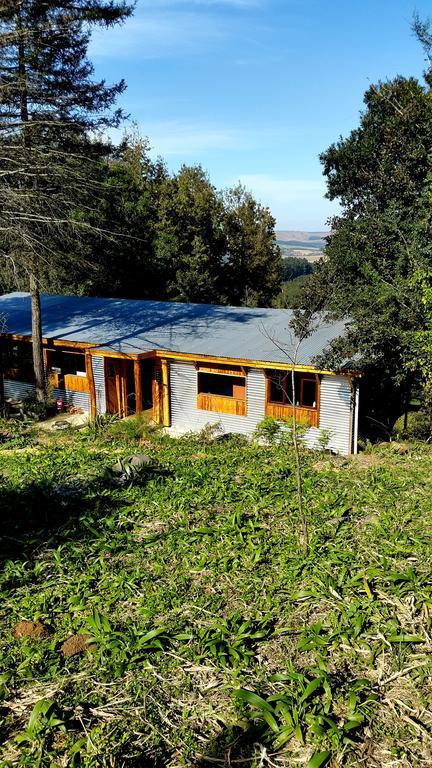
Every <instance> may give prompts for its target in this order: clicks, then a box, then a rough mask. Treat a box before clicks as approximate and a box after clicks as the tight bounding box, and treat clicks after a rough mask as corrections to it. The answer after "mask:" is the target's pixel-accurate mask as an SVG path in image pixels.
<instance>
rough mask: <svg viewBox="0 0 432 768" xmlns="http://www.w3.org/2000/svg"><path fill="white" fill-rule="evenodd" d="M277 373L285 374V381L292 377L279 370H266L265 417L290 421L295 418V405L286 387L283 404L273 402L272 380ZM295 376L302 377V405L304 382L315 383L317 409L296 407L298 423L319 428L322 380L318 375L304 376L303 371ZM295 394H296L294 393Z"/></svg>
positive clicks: (306, 406)
mask: <svg viewBox="0 0 432 768" xmlns="http://www.w3.org/2000/svg"><path fill="white" fill-rule="evenodd" d="M275 373H281V374H282V373H284V374H285V375H284V376H283V379H284V380H285V381H286V380H287V378H288V376H291V372H290V371H281V370H278V369H274V368H271V369H266V371H265V374H266V402H265V415H266V416H271V417H272V418H275V419H281V420H289V419H291V418H292V417H293V412H294V408H293V404H292V403H290V402H289V400H288V398H287V391H286V386H284V389H283V398H284V399H283V402H276V401H274V400H271V379H272V377H273V376H274V375H275ZM294 373H295V375H297V376H300V382H299V383H300V403H301V402H302V400H303V381H313V382H315V403H316V405H315V407H313V406H308V405H301V404H300V405H296V406H295V411H296V421H297V422H298V423H300V424H306V425H308V426H310V427H318V425H319V419H320V405H321V403H320V398H321V380H320V377H319V376H318V374H315V376H312V375H311V374H303V373H302V372H301V371H295V372H294ZM294 394H295V392H294Z"/></svg>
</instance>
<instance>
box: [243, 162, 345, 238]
mask: <svg viewBox="0 0 432 768" xmlns="http://www.w3.org/2000/svg"><path fill="white" fill-rule="evenodd" d="M238 180H240V181H241V183H242V184H244V185H245V186H246V187H247V188H248V189H250V190H251V192H252V193H253V194H254V196H255V197H256V198H257V199H258V200H260V201H261V203H263V205H266V206H268V207H269V208H270V210H271V212H272V213H273V216H275V218H276V221H277V227H278V229H301V230H302V229H304V230H311V231H313V230H321V229H323V228H325V226H326V220H327V219H328V218H329V216H333V215H334V214H335V213H337V210H338V206H337V204H336V203H334V202H331V201H330V200H327V199H326V198H325V197H324V195H325V192H326V185H325V182H324V179H291V178H279V177H276V176H272V175H270V174H264V173H256V174H253V173H245V174H240V177H239V179H231V180H230V182H229V184H230V185H231V184H233V183H236V182H237V181H238Z"/></svg>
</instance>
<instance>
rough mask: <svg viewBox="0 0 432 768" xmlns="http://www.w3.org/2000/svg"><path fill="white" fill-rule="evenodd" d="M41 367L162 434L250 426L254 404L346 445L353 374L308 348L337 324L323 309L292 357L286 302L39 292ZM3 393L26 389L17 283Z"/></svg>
mask: <svg viewBox="0 0 432 768" xmlns="http://www.w3.org/2000/svg"><path fill="white" fill-rule="evenodd" d="M41 307H42V321H43V351H44V360H45V369H46V372H47V376H48V378H49V382H50V386H51V388H52V395H53V397H54V398H55V399H56V400H61V401H62V403H64V404H65V405H68V404H71V405H73V406H75V407H76V408H78V409H81V410H82V411H84V412H87V413H88V414H89V415H92V416H94V415H96V414H104V413H112V414H118V415H119V416H120V417H123V416H127V415H129V414H133V413H137V414H140V413H143V412H147V413H148V414H149V416H151V418H152V419H153V420H154V422H156V423H158V424H162V425H164V426H165V427H166V428H167V429H168V430H169V431H170V432H171V433H172V434H174V435H176V434H177V435H178V434H182V433H185V432H190V431H199V430H201V429H202V428H203V427H204V426H206V425H207V424H220V426H221V428H222V429H223V430H224V431H225V432H235V433H241V434H246V435H248V434H251V433H252V432H253V431H254V430H255V428H256V427H257V425H258V424H259V423H260V422H261V421H262V419H264V417H265V416H272V417H274V418H275V419H278V420H281V421H290V420H292V413H293V405H292V403H293V398H295V403H296V418H297V420H298V422H300V423H301V424H303V425H305V426H306V427H307V431H306V432H305V435H304V438H303V439H304V440H305V442H306V444H307V445H308V446H309V447H311V448H313V447H317V446H319V445H320V442H319V441H320V436H321V437H322V436H323V435H325V436H326V437H327V438H328V447H329V448H330V449H332V450H333V451H334V452H337V453H340V454H350V453H356V452H357V424H358V406H359V375H358V373H357V372H356V371H355V370H351V369H350V365H349V363H347V364H346V365H345V366H344V368H343V370H339V371H331V370H321V369H319V368H317V366H316V365H315V364H314V360H315V359H316V357H317V356H318V355H320V354H321V353H322V352H323V351H324V350H325V349H326V347H327V345H328V344H329V342H330V341H331V340H332V339H334V338H336V337H338V336H340V335H341V334H343V332H344V330H345V324H344V323H343V322H334V323H328V322H327V323H326V322H324V320H323V321H322V322H321V324H319V325H318V327H317V328H316V330H315V331H314V332H313V333H312V335H311V336H309V337H308V338H307V339H306V340H305V341H303V342H302V344H301V345H300V347H299V350H298V354H297V357H296V359H295V365H294V368H295V386H294V390H295V391H294V393H293V392H292V380H291V370H292V366H293V362H292V359H293V355H294V340H293V339H292V338H291V337H290V333H289V328H288V325H289V322H290V319H291V313H290V311H289V310H282V309H261V308H246V307H226V306H217V305H209V304H182V303H176V302H162V301H141V300H129V299H100V298H93V297H87V296H55V295H48V294H43V295H42V296H41ZM0 318H2V326H1V327H0V331H1V333H0V340H1V345H2V360H3V364H2V368H3V370H2V385H3V394H4V397H5V398H6V399H11V400H14V399H22V398H24V397H26V396H28V395H31V394H32V393H33V392H34V382H33V373H32V358H31V341H32V337H31V311H30V297H29V294H27V293H20V292H15V293H10V294H6V295H3V296H1V297H0Z"/></svg>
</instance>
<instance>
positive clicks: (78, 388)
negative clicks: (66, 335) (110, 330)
mask: <svg viewBox="0 0 432 768" xmlns="http://www.w3.org/2000/svg"><path fill="white" fill-rule="evenodd" d="M53 352H55V353H56V354H57V353H61V354H69V355H70V354H73V355H82V356H83V358H84V359H83V363H84V368H83V371H85V372H86V375H85V376H77V375H76V374H73V373H63V372H61V373H58V371H53V370H52V360H51V355H52V353H53ZM44 358H45V368H46V374H47V378H48V381H49V382H51V384H52V386H53V387H54V388H55V389H64V390H65V391H66V392H86V393H89V392H90V380H89V371H88V364H87V360H86V350H85V349H80V348H77V347H74V348H73V349H68V348H64V349H63V348H62V347H49V348H44Z"/></svg>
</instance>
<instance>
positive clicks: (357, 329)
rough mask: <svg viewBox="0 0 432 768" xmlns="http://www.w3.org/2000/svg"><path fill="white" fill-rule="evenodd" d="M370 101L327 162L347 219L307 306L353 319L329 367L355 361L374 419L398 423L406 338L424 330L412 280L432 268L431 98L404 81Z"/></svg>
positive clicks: (382, 88) (369, 96)
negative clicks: (431, 196)
mask: <svg viewBox="0 0 432 768" xmlns="http://www.w3.org/2000/svg"><path fill="white" fill-rule="evenodd" d="M364 101H365V110H364V112H363V114H362V115H361V119H360V125H359V127H358V128H356V129H355V130H354V131H352V132H351V134H350V135H349V136H348V137H347V138H346V139H342V138H341V139H340V140H339V141H337V142H336V143H334V144H332V145H331V146H330V147H329V148H328V149H327V151H326V152H324V153H323V154H322V155H321V161H322V164H323V167H324V174H325V176H326V178H327V185H328V197H329V198H330V199H332V200H333V199H336V200H339V202H340V204H341V207H342V211H341V214H340V215H339V216H336V217H334V218H333V219H332V220H331V229H332V234H331V236H330V238H329V240H328V245H327V248H326V256H325V260H323V261H322V262H321V263H320V264H319V266H318V268H317V270H316V271H315V273H314V275H313V276H312V277H311V279H310V281H309V283H308V286H307V289H306V291H305V295H304V296H303V298H302V301H303V305H305V306H307V305H308V303H310V302H311V301H315V300H316V297H317V295H320V296H321V299H322V305H323V306H324V307H326V308H327V309H330V310H332V311H333V312H334V313H335V314H336V315H338V316H345V317H348V316H349V317H351V319H352V323H351V326H350V331H349V333H348V336H347V338H346V339H345V340H344V341H342V340H340V341H339V342H338V343H337V344H334V345H333V350H332V355H329V356H327V360H326V361H322V362H326V364H328V365H333V366H335V365H336V366H337V364H338V362H340V361H341V360H342V359H344V358H346V357H347V356H351V355H352V354H353V352H356V353H357V355H358V363H359V365H361V366H362V367H363V368H364V370H365V372H366V373H368V382H369V386H371V390H370V391H369V393H368V394H366V391H364V396H365V397H368V398H369V403H368V410H369V412H371V411H372V412H373V410H374V409H375V414H374V416H375V418H376V420H377V421H380V420H382V419H383V418H384V414H385V415H386V418H387V417H388V420H389V422H391V421H392V419H393V418H394V417H395V416H397V415H398V413H400V412H401V410H402V408H403V406H404V401H405V400H406V399H407V397H408V393H409V387H410V378H412V373H411V372H410V371H409V370H408V369H407V366H406V365H405V360H406V357H407V354H408V353H409V349H408V347H407V338H408V337H407V335H406V332H407V331H410V330H411V331H416V330H420V329H421V328H422V327H423V326H424V323H425V313H424V306H423V305H422V302H421V295H420V291H419V290H415V289H414V288H413V284H412V281H411V278H412V276H413V274H414V273H415V272H416V270H417V269H418V268H419V266H420V265H425V266H427V262H428V260H429V259H430V255H429V254H428V247H427V238H425V229H424V228H422V227H419V222H420V221H421V219H422V217H423V216H424V195H423V191H424V187H425V184H426V180H427V176H428V172H429V164H430V159H431V152H432V119H431V118H432V115H431V100H430V89H429V85H428V83H427V82H426V84H425V85H423V84H421V83H420V82H418V81H417V80H415V79H413V78H403V77H397V78H395V79H394V80H392V81H391V82H385V83H379V84H378V85H373V86H371V87H370V88H369V90H368V91H367V92H366V94H365V98H364Z"/></svg>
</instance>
